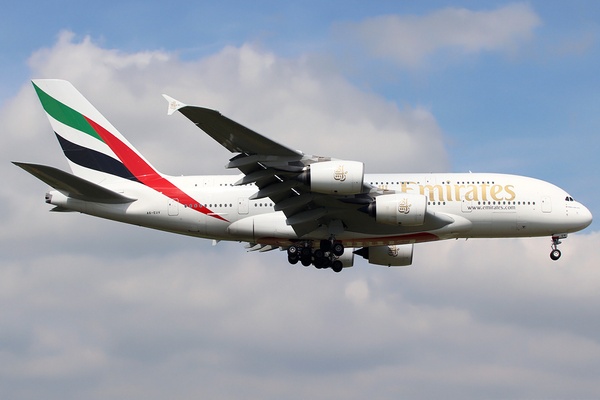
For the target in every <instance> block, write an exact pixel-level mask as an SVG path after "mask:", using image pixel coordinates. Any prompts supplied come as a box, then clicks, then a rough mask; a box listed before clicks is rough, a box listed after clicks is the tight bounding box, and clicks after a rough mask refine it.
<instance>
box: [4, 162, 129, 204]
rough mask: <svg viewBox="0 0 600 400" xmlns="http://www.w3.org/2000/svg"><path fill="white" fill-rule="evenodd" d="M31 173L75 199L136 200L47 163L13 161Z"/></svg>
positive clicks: (106, 201) (103, 200) (92, 200)
mask: <svg viewBox="0 0 600 400" xmlns="http://www.w3.org/2000/svg"><path fill="white" fill-rule="evenodd" d="M13 164H15V165H16V166H17V167H21V168H23V169H24V170H25V171H27V172H29V173H30V174H31V175H33V176H35V177H36V178H38V179H40V180H41V181H43V182H45V183H47V184H48V185H50V186H52V187H53V188H55V189H56V190H58V191H60V192H62V193H64V194H65V195H66V196H68V197H72V198H74V199H78V200H83V201H91V202H95V203H109V204H124V203H131V202H134V201H136V199H131V198H129V197H125V196H123V195H121V194H119V193H116V192H113V191H112V190H109V189H107V188H105V187H103V186H100V185H97V184H95V183H92V182H90V181H86V180H85V179H83V178H80V177H78V176H75V175H72V174H69V173H68V172H64V171H62V170H60V169H58V168H54V167H49V166H47V165H40V164H29V163H21V162H13Z"/></svg>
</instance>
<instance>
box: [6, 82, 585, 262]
mask: <svg viewBox="0 0 600 400" xmlns="http://www.w3.org/2000/svg"><path fill="white" fill-rule="evenodd" d="M33 86H34V88H35V91H36V92H37V95H38V96H39V98H40V101H41V103H42V106H43V107H44V110H45V111H46V113H47V115H48V119H49V120H50V124H51V125H52V128H53V129H54V132H55V134H56V137H57V139H58V142H59V143H60V145H61V147H62V149H63V151H64V154H65V156H66V158H67V160H68V163H69V166H70V168H71V172H72V173H67V172H64V171H62V170H59V169H56V168H53V167H49V166H45V165H39V164H31V163H22V162H15V164H16V165H18V166H19V167H21V168H23V169H24V170H26V171H27V172H29V173H31V174H32V175H34V176H35V177H37V178H39V179H41V180H42V181H44V182H45V183H47V184H48V185H50V186H52V188H53V190H50V191H49V192H48V193H47V194H46V203H49V204H52V205H54V206H55V207H54V208H53V209H52V210H53V211H79V212H82V213H85V214H89V215H94V216H97V217H101V218H107V219H111V220H115V221H120V222H125V223H129V224H135V225H141V226H145V227H148V228H154V229H160V230H163V231H168V232H174V233H179V234H183V235H190V236H197V237H201V238H208V239H213V240H216V241H220V240H230V241H239V242H247V243H248V245H247V248H248V249H249V250H258V251H268V250H273V249H281V250H284V251H286V253H287V254H286V255H287V259H288V261H289V262H290V263H292V264H296V263H298V262H300V263H301V264H303V265H305V266H309V265H311V264H312V265H314V266H315V267H317V268H331V269H333V270H334V271H336V272H339V271H341V270H342V268H344V267H350V266H352V265H353V262H354V255H355V254H356V255H359V256H362V257H364V258H366V259H368V260H369V262H370V263H372V264H379V265H387V266H406V265H410V264H411V263H412V258H413V246H414V244H415V243H420V242H428V241H436V240H442V239H456V238H501V237H533V236H549V237H551V240H552V243H551V247H552V251H551V253H550V257H551V258H552V259H553V260H557V259H558V258H559V257H560V255H561V253H560V251H559V250H558V245H559V244H560V243H561V239H564V238H566V237H567V234H568V233H571V232H577V231H579V230H582V229H584V228H585V227H587V226H588V225H590V223H591V222H592V214H591V213H590V211H589V210H588V209H587V208H586V207H585V206H583V205H582V204H581V203H578V202H577V201H575V200H574V199H573V197H571V195H569V194H568V193H567V192H565V191H564V190H562V189H560V188H558V187H556V186H554V185H552V184H550V183H548V182H544V181H541V180H538V179H533V178H527V177H523V176H515V175H505V174H492V173H489V174H488V173H468V174H456V173H436V174H430V173H424V174H365V173H364V165H363V163H361V162H359V161H349V160H338V159H334V158H331V157H321V156H313V155H308V154H304V153H302V152H300V151H297V150H292V149H290V148H288V147H285V146H283V145H281V144H279V143H276V142H274V141H272V140H270V139H268V138H266V137H264V136H261V135H260V134H258V133H256V132H254V131H252V130H250V129H248V128H246V127H244V126H242V125H240V124H238V123H236V122H234V121H232V120H230V119H228V118H227V117H225V116H223V115H221V114H220V113H219V112H217V111H214V110H210V109H207V108H202V107H193V106H188V105H185V104H183V103H180V102H178V101H177V100H175V99H172V98H170V97H168V96H165V98H166V99H167V101H168V103H169V106H168V112H169V114H172V113H174V112H176V111H179V112H180V113H181V114H183V115H184V116H186V117H187V118H188V119H190V120H191V121H192V122H193V123H194V124H196V125H197V126H198V127H199V128H200V129H202V130H203V131H204V132H206V133H207V134H209V135H210V136H211V137H212V138H213V139H215V140H216V141H217V142H218V143H220V144H221V145H222V146H224V147H225V148H227V149H228V150H229V151H231V152H232V153H234V156H233V157H232V158H231V159H230V160H229V163H228V164H227V167H228V168H232V169H238V170H239V171H241V175H219V176H214V175H211V176H206V175H198V176H182V177H175V176H167V175H165V174H162V173H160V172H158V171H157V170H156V169H155V168H154V167H152V165H151V164H150V163H149V162H148V161H147V160H146V159H145V158H144V157H143V156H142V155H141V154H140V153H139V152H138V151H137V150H136V149H135V148H134V147H133V146H132V145H131V144H130V143H129V142H128V141H127V140H126V139H125V138H124V137H123V136H122V135H121V134H120V133H119V131H117V129H115V128H114V127H113V126H112V125H111V124H110V122H108V120H107V119H106V118H105V117H104V116H103V115H102V114H100V112H98V110H96V108H94V106H92V104H91V103H90V102H89V101H88V100H86V99H85V98H84V97H83V96H82V95H81V93H79V92H78V91H77V89H75V87H73V85H71V83H69V82H67V81H63V80H50V79H48V80H47V79H43V80H34V81H33Z"/></svg>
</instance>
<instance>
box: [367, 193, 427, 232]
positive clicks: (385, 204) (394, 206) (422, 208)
mask: <svg viewBox="0 0 600 400" xmlns="http://www.w3.org/2000/svg"><path fill="white" fill-rule="evenodd" d="M426 212H427V197H426V196H424V195H422V194H412V193H394V194H383V195H381V196H377V197H376V198H375V201H374V202H372V203H371V204H369V207H368V213H369V215H370V216H372V217H375V219H376V220H377V222H380V223H382V224H388V225H402V226H419V225H423V223H424V222H425V213H426Z"/></svg>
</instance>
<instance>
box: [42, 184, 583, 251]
mask: <svg viewBox="0 0 600 400" xmlns="http://www.w3.org/2000/svg"><path fill="white" fill-rule="evenodd" d="M239 178H240V176H239V175H210V176H187V177H169V180H170V181H172V182H173V183H174V184H175V185H177V186H178V187H179V188H181V190H182V191H184V192H185V193H187V194H188V195H189V196H190V197H191V198H193V199H194V200H195V201H196V202H194V203H191V204H181V203H179V202H177V201H175V200H173V199H170V198H168V197H167V196H165V195H163V194H161V193H160V192H157V191H155V190H153V189H151V188H149V187H147V186H144V185H141V184H139V183H135V182H131V181H127V180H124V179H120V178H116V179H115V180H114V182H108V183H107V182H103V185H104V186H106V187H107V188H109V189H112V190H114V191H116V192H118V193H121V194H123V195H125V196H128V197H131V198H136V199H138V200H137V201H134V202H133V203H129V204H101V203H90V202H83V201H80V200H76V199H72V198H67V197H65V196H64V195H62V194H61V193H60V192H58V191H51V192H50V193H49V194H50V199H49V200H48V202H49V203H51V204H54V205H56V206H60V207H62V208H66V209H70V210H75V211H80V212H83V213H86V214H90V215H95V216H99V217H102V218H108V219H112V220H116V221H121V222H125V223H130V224H135V225H141V226H145V227H149V228H154V229H160V230H165V231H170V232H175V233H179V234H185V235H191V236H197V237H202V238H209V239H216V240H233V241H246V242H251V243H262V244H270V245H281V246H285V245H289V244H290V243H291V242H292V241H296V240H298V239H311V240H318V239H326V238H327V237H329V235H330V232H329V231H328V230H327V229H326V228H325V227H323V228H322V229H317V230H316V231H314V232H311V233H310V234H307V235H305V236H303V237H302V238H298V236H297V235H296V233H295V232H294V230H293V229H292V228H291V226H289V225H287V224H286V216H285V215H284V214H283V212H281V211H275V210H274V204H273V202H272V201H271V200H270V199H269V198H262V199H256V200H250V199H249V198H250V196H251V195H252V194H254V193H256V191H257V190H258V189H257V187H256V186H255V185H253V184H249V185H242V186H234V183H235V182H236V181H238V180H239ZM364 182H365V183H367V184H372V185H374V186H376V187H377V188H378V190H380V191H382V192H384V193H385V192H388V191H389V192H391V191H395V192H397V193H398V192H406V193H414V194H422V195H425V196H427V200H428V203H427V212H429V213H433V214H437V215H441V216H448V217H449V218H451V219H452V220H453V222H452V223H449V224H446V225H445V226H442V227H440V228H435V229H424V228H426V227H419V226H415V227H396V226H387V225H381V224H377V223H374V220H373V218H371V217H369V216H368V215H365V217H364V218H365V219H364V224H362V223H360V221H359V222H358V225H357V224H355V225H354V226H355V228H354V229H352V230H348V229H346V230H343V232H340V233H338V234H337V235H336V238H337V239H338V240H340V241H342V242H343V244H344V246H346V247H361V246H378V245H391V244H404V243H418V242H425V241H432V240H440V239H450V238H477V237H480V238H495V237H533V236H551V235H555V234H562V233H570V232H575V231H578V230H581V229H583V228H585V227H586V226H587V225H589V223H590V222H591V219H592V217H591V213H590V212H589V211H588V209H587V208H586V207H585V206H583V205H582V204H580V203H578V202H577V201H574V200H573V198H572V197H570V195H569V194H568V193H567V192H565V191H564V190H562V189H560V188H559V187H557V186H555V185H552V184H550V183H548V182H544V181H541V180H538V179H533V178H528V177H523V176H516V175H506V174H485V173H469V174H455V173H435V174H370V175H369V174H367V175H365V179H364ZM203 207H206V208H208V209H209V210H210V212H208V213H206V212H200V211H199V209H201V208H203Z"/></svg>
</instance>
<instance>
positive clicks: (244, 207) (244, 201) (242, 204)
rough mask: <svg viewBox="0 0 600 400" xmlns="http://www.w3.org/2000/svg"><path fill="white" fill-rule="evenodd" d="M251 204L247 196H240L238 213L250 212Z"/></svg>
mask: <svg viewBox="0 0 600 400" xmlns="http://www.w3.org/2000/svg"><path fill="white" fill-rule="evenodd" d="M248 210H249V205H248V198H247V197H238V214H241V215H245V214H248Z"/></svg>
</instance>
